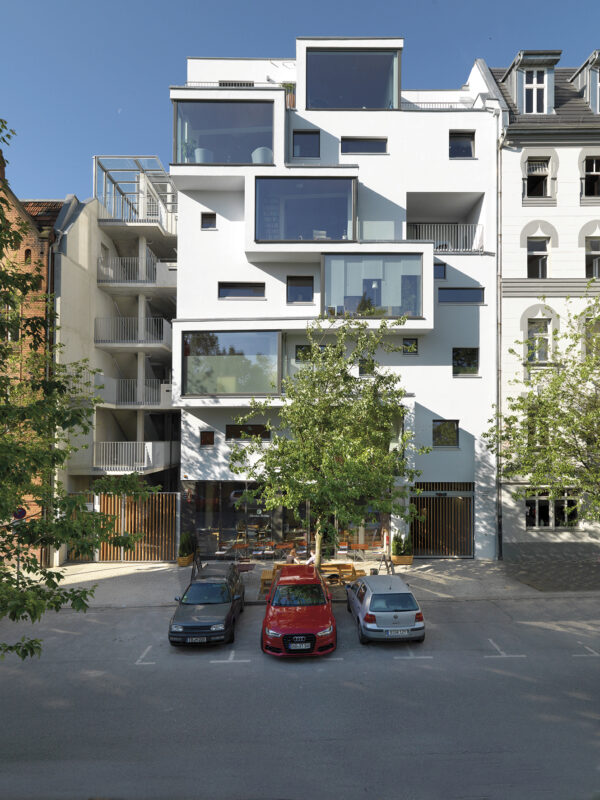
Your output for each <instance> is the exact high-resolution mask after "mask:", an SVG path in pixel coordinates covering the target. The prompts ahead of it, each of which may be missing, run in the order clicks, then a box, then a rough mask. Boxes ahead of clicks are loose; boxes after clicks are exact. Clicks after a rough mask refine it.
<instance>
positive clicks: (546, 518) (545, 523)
mask: <svg viewBox="0 0 600 800" xmlns="http://www.w3.org/2000/svg"><path fill="white" fill-rule="evenodd" d="M549 525H550V501H549V500H541V499H540V500H538V526H539V527H540V528H548V527H549Z"/></svg>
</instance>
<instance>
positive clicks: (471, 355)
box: [452, 347, 479, 375]
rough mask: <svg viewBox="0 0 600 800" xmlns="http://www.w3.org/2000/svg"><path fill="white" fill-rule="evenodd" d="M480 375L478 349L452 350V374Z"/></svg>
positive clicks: (455, 348)
mask: <svg viewBox="0 0 600 800" xmlns="http://www.w3.org/2000/svg"><path fill="white" fill-rule="evenodd" d="M478 373H479V348H478V347H453V348H452V374H453V375H477V374H478Z"/></svg>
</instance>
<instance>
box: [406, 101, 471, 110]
mask: <svg viewBox="0 0 600 800" xmlns="http://www.w3.org/2000/svg"><path fill="white" fill-rule="evenodd" d="M474 105H475V103H474V101H473V100H470V99H469V100H465V101H464V102H463V101H460V100H454V101H437V100H405V99H403V100H401V101H400V108H401V109H402V111H447V110H453V111H456V110H465V111H469V110H470V109H472V108H473V106H474Z"/></svg>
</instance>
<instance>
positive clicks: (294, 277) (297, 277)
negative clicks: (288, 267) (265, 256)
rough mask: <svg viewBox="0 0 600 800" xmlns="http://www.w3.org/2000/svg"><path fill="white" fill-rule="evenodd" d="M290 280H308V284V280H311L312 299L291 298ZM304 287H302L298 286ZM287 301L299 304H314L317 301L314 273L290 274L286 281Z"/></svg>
mask: <svg viewBox="0 0 600 800" xmlns="http://www.w3.org/2000/svg"><path fill="white" fill-rule="evenodd" d="M290 281H306V284H307V286H308V282H309V281H310V290H311V299H310V300H290V288H293V287H291V286H290ZM296 288H302V287H296ZM285 301H286V303H287V305H291V306H297V305H313V304H314V302H315V278H314V275H288V276H287V277H286V281H285Z"/></svg>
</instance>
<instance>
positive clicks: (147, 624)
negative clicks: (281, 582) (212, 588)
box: [0, 596, 600, 800]
mask: <svg viewBox="0 0 600 800" xmlns="http://www.w3.org/2000/svg"><path fill="white" fill-rule="evenodd" d="M423 599H424V598H423ZM423 607H424V610H425V616H426V621H427V624H428V632H427V639H426V641H425V643H424V644H423V645H409V644H407V643H391V644H383V645H380V644H377V645H373V644H371V645H369V646H366V647H364V646H360V645H359V644H358V641H357V637H356V632H355V630H354V625H353V622H352V620H351V617H350V615H349V614H347V613H346V609H345V606H343V605H341V604H338V605H336V606H335V613H336V618H337V620H338V649H337V651H336V652H335V653H334V654H332V655H331V656H327V657H324V658H320V659H302V660H293V661H290V660H286V661H282V660H278V659H275V658H273V657H270V656H266V655H263V654H262V653H261V652H260V650H259V630H260V622H261V619H262V614H263V612H264V609H263V608H261V607H260V606H247V607H246V611H245V613H244V615H243V616H242V618H241V619H240V624H239V625H238V629H237V636H236V642H235V644H234V645H233V646H232V647H226V646H217V647H211V648H186V649H182V648H172V647H170V646H169V644H168V642H167V639H166V627H167V623H168V619H169V617H170V614H171V609H170V608H167V607H162V608H160V607H158V608H139V609H136V608H125V609H115V608H110V609H98V610H95V611H90V612H88V613H87V614H86V615H78V614H74V613H72V612H69V611H65V612H61V613H60V614H58V615H52V616H48V617H47V618H46V620H45V621H44V622H43V624H42V625H41V626H39V633H41V634H42V635H43V638H44V653H43V656H42V658H41V659H40V660H38V659H36V660H33V661H28V662H25V663H21V662H18V661H17V660H16V659H13V658H7V659H6V660H5V661H3V662H0V709H2V722H3V724H2V725H1V726H0V753H1V771H0V797H1V798H2V800H24V799H25V798H28V799H29V798H35V799H36V800H38V799H41V798H43V800H53V799H54V798H61V800H63V798H64V799H67V800H71V798H73V800H75V799H76V800H85V798H92V797H93V798H115V799H117V798H120V799H122V800H133V799H134V798H144V799H146V798H147V799H148V800H152V799H153V798H165V799H166V798H170V799H172V800H180V798H202V800H217V799H218V800H225V799H226V800H254V798H261V800H305V798H311V800H320V798H336V799H337V798H343V800H355V798H357V799H358V798H367V797H368V798H374V799H375V800H387V798H393V799H394V800H395V799H396V798H399V799H400V800H408V799H409V798H410V799H411V800H412V799H413V798H414V800H429V798H435V800H437V799H438V798H439V799H440V800H442V798H443V800H454V799H455V798H456V799H458V798H461V799H464V800H482V799H483V798H486V799H489V800H513V799H515V800H542V799H543V800H554V799H555V800H590V799H591V798H600V680H599V677H600V608H598V598H597V597H592V596H588V597H585V596H579V597H575V598H573V597H569V598H561V597H550V596H548V597H544V598H543V599H542V600H539V599H533V600H526V601H522V600H521V601H517V600H507V601H506V602H498V601H495V602H494V601H489V600H486V601H444V602H439V601H435V602H431V601H430V602H423ZM16 632H18V635H21V633H22V632H23V633H28V634H30V633H31V632H32V629H31V626H29V627H23V628H21V627H20V626H11V625H10V624H8V623H6V622H3V623H0V638H3V639H5V640H6V639H7V638H11V639H12V638H14V636H15V633H16ZM35 632H36V633H37V632H38V629H35Z"/></svg>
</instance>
